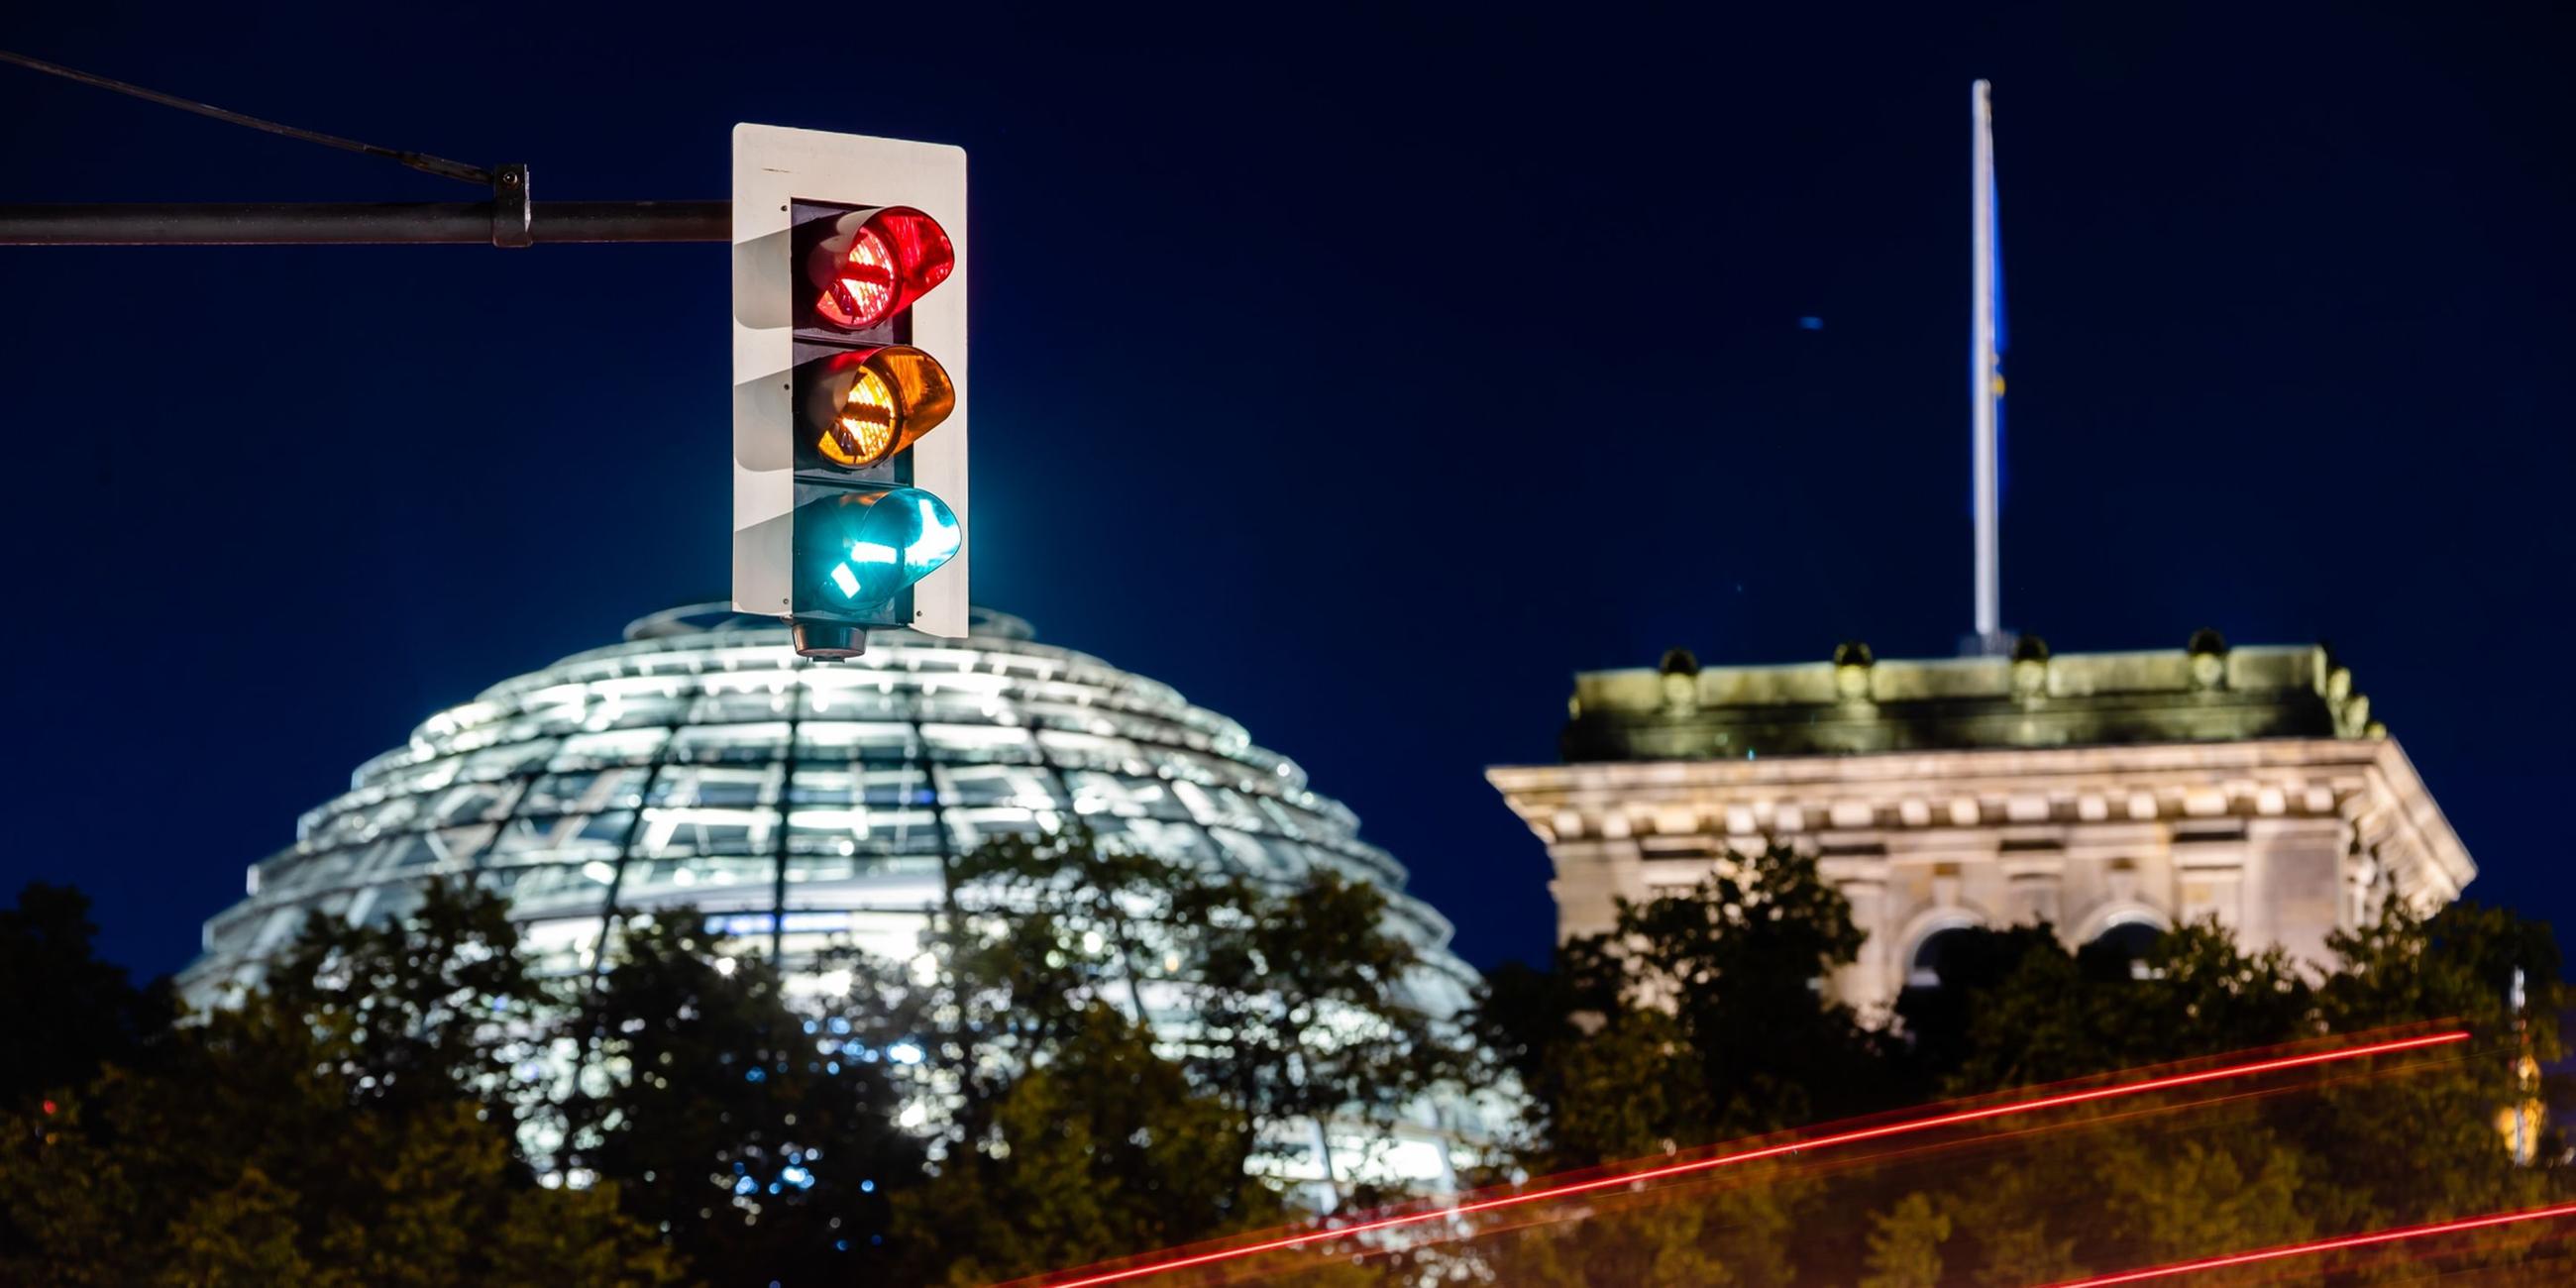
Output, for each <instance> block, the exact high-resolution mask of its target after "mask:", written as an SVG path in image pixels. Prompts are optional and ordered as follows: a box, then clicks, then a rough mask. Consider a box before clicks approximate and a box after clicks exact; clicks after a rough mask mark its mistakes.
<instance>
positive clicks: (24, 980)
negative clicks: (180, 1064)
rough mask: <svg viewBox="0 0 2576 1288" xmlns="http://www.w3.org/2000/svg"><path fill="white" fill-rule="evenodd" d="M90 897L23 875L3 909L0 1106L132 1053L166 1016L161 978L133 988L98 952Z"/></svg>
mask: <svg viewBox="0 0 2576 1288" xmlns="http://www.w3.org/2000/svg"><path fill="white" fill-rule="evenodd" d="M89 906H90V905H89V896H87V895H84V894H82V893H81V892H80V891H78V890H75V889H73V888H71V887H70V886H57V885H47V884H46V883H44V882H42V881H34V882H30V883H28V885H27V887H26V888H25V889H23V890H21V891H19V892H18V906H16V907H15V908H8V909H0V980H5V981H7V985H6V987H0V1033H7V1034H10V1035H12V1036H11V1038H10V1040H9V1041H7V1042H5V1043H0V1108H15V1107H16V1106H18V1105H20V1104H21V1103H24V1102H27V1101H31V1100H33V1099H35V1098H37V1097H39V1096H41V1095H42V1094H43V1093H45V1092H48V1091H54V1090H59V1089H63V1088H67V1087H74V1086H78V1085H79V1084H81V1083H84V1082H87V1081H88V1080H89V1078H90V1076H91V1075H92V1074H95V1073H97V1072H98V1068H99V1066H100V1065H101V1064H103V1063H108V1062H120V1063H122V1062H131V1061H132V1060H134V1059H135V1058H136V1056H137V1055H138V1054H139V1053H140V1052H141V1050H142V1048H143V1044H144V1043H145V1042H147V1041H149V1040H150V1039H151V1038H152V1036H153V1035H155V1034H157V1033H159V1032H160V1031H161V1029H162V1027H163V1026H165V1025H167V1024H168V1023H169V1020H170V1015H171V1011H172V1005H171V1000H170V992H169V987H168V985H167V984H166V983H155V984H153V985H152V986H150V987H148V988H136V987H134V985H133V984H132V983H131V982H129V981H128V979H127V977H126V973H125V968H124V967H121V966H114V965H110V964H109V963H106V962H103V961H100V960H99V959H98V956H97V953H96V952H95V950H94V949H93V948H92V946H91V941H92V940H93V939H95V938H96V937H97V935H98V927H97V926H95V925H92V924H91V923H90V919H89Z"/></svg>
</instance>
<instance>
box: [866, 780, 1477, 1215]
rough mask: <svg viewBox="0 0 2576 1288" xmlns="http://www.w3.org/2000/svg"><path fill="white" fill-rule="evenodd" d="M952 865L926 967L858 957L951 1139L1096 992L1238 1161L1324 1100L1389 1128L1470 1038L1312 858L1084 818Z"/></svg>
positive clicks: (1296, 1133)
mask: <svg viewBox="0 0 2576 1288" xmlns="http://www.w3.org/2000/svg"><path fill="white" fill-rule="evenodd" d="M950 875H951V882H952V887H951V888H952V890H953V891H954V896H953V900H952V903H951V904H950V906H949V907H948V908H946V909H945V910H943V912H942V913H941V914H940V915H939V916H937V917H935V918H934V920H933V924H932V927H931V929H930V932H929V934H928V935H927V936H926V938H925V940H924V943H923V952H924V954H925V957H926V959H927V961H928V962H929V963H935V965H930V966H925V967H924V968H923V969H921V970H918V971H916V970H914V969H912V968H911V967H910V965H909V964H903V965H894V966H889V965H887V964H882V963H880V964H875V965H869V964H866V963H860V964H859V965H858V966H857V967H856V968H855V969H856V973H857V974H858V976H859V977H860V978H862V979H863V980H868V981H873V987H874V988H875V989H876V991H877V992H878V993H879V994H880V996H881V997H882V998H883V999H884V1001H883V1002H882V1005H883V1007H884V1008H885V1013H887V1014H902V1015H907V1016H910V1017H913V1019H912V1022H913V1023H914V1024H916V1025H917V1028H916V1030H915V1032H914V1035H913V1037H912V1039H911V1041H912V1042H913V1044H914V1046H915V1047H916V1048H917V1049H919V1050H920V1051H922V1052H924V1053H925V1055H926V1057H927V1058H926V1059H925V1060H924V1062H923V1064H922V1066H921V1067H920V1068H919V1069H918V1070H917V1071H916V1075H915V1076H916V1081H917V1083H918V1084H919V1085H920V1086H921V1087H922V1088H924V1089H925V1090H933V1091H939V1092H941V1093H943V1094H942V1095H941V1096H940V1097H939V1099H940V1102H941V1105H942V1113H943V1115H944V1117H943V1121H942V1122H941V1123H940V1124H939V1127H940V1136H941V1138H942V1139H943V1140H944V1141H946V1142H950V1143H951V1144H952V1146H954V1147H960V1148H971V1147H972V1143H973V1142H977V1141H984V1140H989V1139H992V1138H993V1133H994V1130H995V1118H996V1115H997V1113H998V1112H999V1111H998V1106H999V1104H1000V1102H1001V1101H1002V1099H1003V1098H1004V1097H1005V1096H1006V1095H1008V1094H1009V1093H1010V1091H1011V1089H1012V1088H1013V1086H1014V1085H1015V1084H1016V1083H1017V1082H1018V1081H1019V1080H1020V1079H1022V1078H1023V1077H1025V1076H1026V1075H1027V1074H1028V1073H1029V1072H1030V1071H1032V1070H1036V1069H1041V1068H1044V1067H1045V1066H1047V1065H1048V1064H1049V1063H1050V1062H1053V1061H1055V1060H1056V1059H1058V1058H1059V1056H1060V1055H1061V1054H1062V1053H1063V1052H1064V1051H1065V1050H1066V1049H1067V1045H1068V1043H1071V1042H1074V1041H1075V1040H1076V1039H1077V1038H1083V1039H1085V1040H1088V1037H1087V1036H1086V1035H1089V1034H1090V1026H1092V1025H1094V1024H1095V1023H1096V1022H1097V1018H1096V1013H1097V1012H1098V1011H1099V1010H1100V1009H1101V1008H1109V1009H1111V1010H1115V1011H1118V1012H1119V1013H1122V1014H1125V1015H1127V1016H1129V1017H1130V1018H1131V1019H1134V1020H1140V1021H1142V1022H1143V1027H1144V1028H1145V1029H1146V1030H1147V1031H1149V1032H1150V1033H1151V1035H1152V1037H1153V1040H1154V1042H1155V1044H1156V1051H1157V1053H1158V1055H1159V1056H1160V1058H1163V1059H1166V1060H1169V1061H1171V1062H1173V1063H1174V1065H1176V1066H1177V1068H1178V1070H1179V1072H1180V1074H1181V1075H1182V1076H1183V1077H1184V1078H1185V1079H1186V1081H1187V1084H1188V1085H1189V1086H1190V1087H1192V1088H1194V1089H1196V1090H1198V1091H1199V1092H1202V1093H1204V1094H1205V1095H1207V1096H1208V1097H1211V1098H1212V1100H1211V1103H1213V1104H1215V1105H1218V1106H1222V1107H1223V1109H1224V1111H1225V1113H1226V1115H1227V1119H1226V1122H1227V1126H1228V1130H1229V1131H1231V1132H1232V1134H1233V1136H1234V1138H1235V1148H1236V1150H1237V1154H1238V1157H1241V1158H1245V1159H1259V1158H1261V1157H1262V1156H1264V1155H1265V1154H1276V1153H1280V1152H1284V1151H1288V1150H1293V1149H1295V1148H1297V1147H1298V1146H1299V1144H1300V1143H1301V1142H1302V1141H1303V1140H1306V1139H1311V1138H1312V1136H1313V1135H1314V1134H1315V1133H1314V1132H1313V1129H1312V1126H1311V1124H1314V1123H1316V1122H1318V1121H1322V1120H1326V1119H1330V1120H1331V1121H1333V1122H1335V1123H1336V1124H1339V1125H1340V1126H1341V1127H1342V1128H1344V1129H1348V1128H1352V1127H1361V1126H1371V1127H1374V1128H1376V1129H1377V1131H1378V1133H1379V1137H1378V1138H1379V1139H1381V1140H1383V1139H1384V1138H1385V1136H1386V1134H1387V1133H1388V1132H1389V1131H1391V1128H1392V1125H1393V1122H1394V1120H1395V1119H1396V1118H1398V1117H1399V1116H1401V1115H1402V1114H1404V1113H1405V1112H1406V1111H1407V1110H1408V1109H1410V1108H1411V1107H1413V1106H1415V1105H1417V1104H1419V1103H1420V1102H1421V1100H1422V1098H1423V1097H1424V1096H1425V1095H1426V1094H1427V1093H1428V1092H1429V1091H1430V1090H1432V1089H1433V1088H1434V1087H1438V1086H1442V1085H1457V1084H1459V1083H1462V1082H1463V1081H1464V1080H1465V1079H1466V1078H1467V1077H1468V1076H1469V1070H1470V1066H1469V1063H1468V1057H1469V1054H1470V1052H1471V1050H1472V1047H1471V1044H1470V1043H1469V1041H1468V1040H1467V1039H1466V1036H1465V1035H1464V1034H1463V1033H1462V1032H1459V1031H1456V1029H1455V1026H1453V1025H1450V1024H1448V1023H1446V1022H1444V1021H1442V1020H1439V1019H1436V1018H1434V1017H1433V1016H1431V1015H1430V1014H1427V1013H1426V1012H1425V1011H1424V1010H1423V1009H1422V1008H1421V1007H1419V1006H1417V1005H1416V1004H1415V1003H1414V1001H1413V993H1412V989H1413V988H1414V986H1415V984H1416V983H1417V977H1418V973H1419V972H1423V971H1425V970H1427V969H1429V968H1428V966H1427V965H1426V964H1425V963H1424V962H1423V960H1422V958H1421V955H1420V953H1419V952H1418V951H1417V950H1416V949H1415V948H1414V946H1413V945H1412V944H1411V943H1410V942H1409V941H1408V940H1406V939H1404V938H1403V937H1402V936H1401V935H1400V934H1398V933H1397V932H1396V931H1395V930H1394V929H1392V928H1391V927H1390V926H1389V924H1388V918H1387V906H1386V901H1385V896H1384V895H1383V894H1381V893H1380V892H1379V891H1378V890H1377V889H1376V888H1375V887H1373V886H1370V885H1368V884H1365V883H1361V882H1353V881H1347V880H1344V879H1343V878H1342V877H1340V876H1339V875H1338V874H1335V873H1333V872H1330V871H1324V870H1318V871H1315V872H1313V873H1311V874H1309V878H1308V879H1307V880H1306V881H1305V882H1303V883H1301V884H1299V885H1296V886H1294V887H1290V888H1286V889H1280V888H1276V887H1272V886H1268V885H1265V884H1262V883H1260V882H1257V881H1254V880H1252V879H1250V878H1246V877H1242V876H1237V875H1232V874H1227V873H1223V872H1218V871H1214V870H1211V869H1209V868H1206V867H1204V866H1202V865H1198V864H1190V863H1173V862H1170V861H1167V860H1164V859H1162V858H1159V857H1155V856H1152V855H1148V854H1143V853H1140V852H1138V851H1136V850H1134V849H1131V848H1128V847H1127V846H1125V845H1123V844H1120V843H1118V842H1116V841H1114V840H1112V839H1108V838H1103V837H1101V836H1099V835H1098V834H1096V833H1094V832H1092V831H1091V830H1089V829H1087V828H1080V827H1076V828H1072V829H1068V830H1067V831H1066V832H1065V833H1063V834H1062V835H1059V836H1056V837H1051V838H1016V837H1013V838H1001V839H997V840H994V841H992V842H988V843H987V844H985V845H983V846H981V847H978V848H977V849H976V850H974V851H971V852H969V853H967V854H965V855H961V856H959V857H958V859H957V860H956V861H955V863H954V865H953V868H952V872H951V874H950ZM1086 1112H1088V1111H1086ZM1100 1112H1107V1111H1106V1109H1103V1110H1101V1111H1100ZM1328 1152H1329V1151H1328ZM1357 1161H1359V1160H1354V1159H1347V1158H1342V1159H1336V1158H1331V1157H1326V1158H1324V1159H1321V1160H1319V1162H1321V1163H1323V1164H1324V1165H1325V1166H1326V1167H1327V1168H1328V1171H1333V1172H1347V1171H1349V1170H1351V1167H1350V1165H1351V1164H1353V1163H1355V1162H1357ZM1244 1184H1245V1185H1247V1186H1249V1185H1250V1184H1252V1182H1251V1181H1249V1180H1246V1181H1245V1182H1244ZM1195 1192H1196V1193H1198V1194H1199V1195H1200V1196H1201V1197H1202V1198H1205V1199H1207V1200H1209V1201H1217V1196H1218V1191H1217V1190H1214V1189H1209V1190H1202V1191H1195ZM1265 1206H1266V1204H1265V1202H1264V1201H1262V1200H1258V1199H1255V1198H1253V1197H1252V1196H1251V1195H1250V1192H1249V1190H1244V1191H1241V1192H1239V1193H1238V1194H1237V1195H1236V1196H1235V1197H1231V1198H1224V1199H1223V1200H1222V1205H1221V1208H1220V1210H1215V1211H1206V1210H1201V1211H1182V1210H1171V1211H1167V1212H1166V1213H1165V1214H1164V1217H1163V1219H1162V1221H1161V1225H1162V1226H1163V1228H1166V1229H1173V1230H1179V1229H1208V1230H1213V1229H1215V1228H1218V1227H1220V1226H1222V1225H1223V1224H1225V1223H1226V1222H1229V1221H1239V1220H1241V1219H1244V1218H1243V1217H1242V1216H1241V1215H1240V1214H1242V1213H1246V1212H1250V1211H1252V1210H1255V1209H1257V1208H1262V1207H1265Z"/></svg>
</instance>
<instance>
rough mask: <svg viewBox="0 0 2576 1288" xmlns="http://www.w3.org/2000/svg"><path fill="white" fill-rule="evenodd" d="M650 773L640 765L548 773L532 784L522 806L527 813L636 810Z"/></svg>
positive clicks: (642, 799)
mask: <svg viewBox="0 0 2576 1288" xmlns="http://www.w3.org/2000/svg"><path fill="white" fill-rule="evenodd" d="M651 775H652V771H651V770H649V769H645V768H642V767H640V766H635V767H627V768H622V769H589V770H581V771H578V772H575V773H569V774H548V775H546V776H545V777H543V778H540V779H538V780H536V781H535V782H534V783H532V784H530V785H529V787H528V794H527V798H526V799H525V800H524V801H523V802H522V803H521V805H520V806H519V808H520V811H521V812H522V813H528V814H562V813H570V812H574V811H579V812H582V813H589V812H591V811H594V810H602V809H609V808H623V809H633V808H634V807H635V806H637V805H640V804H642V803H643V802H644V780H645V779H646V778H648V777H650V776H651Z"/></svg>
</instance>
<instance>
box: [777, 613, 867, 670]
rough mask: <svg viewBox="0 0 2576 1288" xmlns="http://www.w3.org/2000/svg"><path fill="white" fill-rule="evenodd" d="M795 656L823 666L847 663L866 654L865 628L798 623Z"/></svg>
mask: <svg viewBox="0 0 2576 1288" xmlns="http://www.w3.org/2000/svg"><path fill="white" fill-rule="evenodd" d="M795 626H796V652H797V654H798V655H799V656H802V657H810V658H813V659H815V660H817V661H822V662H846V661H849V660H850V659H851V658H854V657H857V656H858V655H860V654H862V653H865V652H867V651H868V628H866V627H864V626H851V625H847V624H845V623H841V622H797V623H795Z"/></svg>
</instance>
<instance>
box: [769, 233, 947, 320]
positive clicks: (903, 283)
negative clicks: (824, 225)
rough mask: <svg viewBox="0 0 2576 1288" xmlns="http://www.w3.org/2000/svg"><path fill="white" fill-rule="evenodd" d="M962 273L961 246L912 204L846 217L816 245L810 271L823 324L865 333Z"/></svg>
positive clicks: (815, 304) (809, 262)
mask: <svg viewBox="0 0 2576 1288" xmlns="http://www.w3.org/2000/svg"><path fill="white" fill-rule="evenodd" d="M956 270H957V248H956V247H954V246H951V245H949V243H948V231H947V230H946V229H944V228H941V227H940V226H939V221H938V220H936V219H933V218H931V217H930V216H928V215H925V214H923V213H921V212H920V211H918V210H915V209H913V208H912V207H910V206H887V207H885V208H883V209H881V210H872V211H865V212H855V213H852V214H848V215H843V216H842V217H841V218H840V220H839V221H838V222H837V223H836V224H835V225H834V227H833V229H832V234H831V235H830V236H828V237H826V238H824V239H823V241H822V243H821V244H820V245H818V246H816V247H815V249H814V255H813V258H812V259H810V260H809V261H807V264H806V273H807V276H808V277H810V278H811V279H812V280H813V284H814V286H815V287H816V288H817V289H819V290H820V291H821V292H822V293H821V294H820V295H819V296H817V297H816V298H815V300H814V311H815V312H816V313H818V314H820V315H822V318H823V320H824V321H826V322H829V323H831V324H832V325H834V326H837V327H842V328H845V329H848V330H852V331H865V330H867V329H868V328H870V327H873V326H877V325H879V324H881V323H883V322H884V321H885V320H886V319H888V318H891V317H893V316H894V315H895V314H897V313H900V312H902V311H903V310H905V309H907V308H910V307H912V302H913V301H914V300H917V299H920V298H921V297H922V296H923V295H926V294H928V293H929V291H930V289H931V288H932V287H934V286H937V285H939V284H940V283H941V282H945V281H947V280H948V275H949V274H950V273H953V272H955V271H956Z"/></svg>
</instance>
